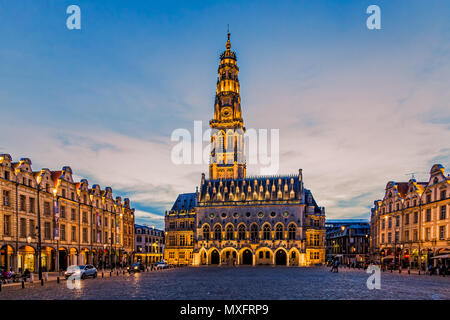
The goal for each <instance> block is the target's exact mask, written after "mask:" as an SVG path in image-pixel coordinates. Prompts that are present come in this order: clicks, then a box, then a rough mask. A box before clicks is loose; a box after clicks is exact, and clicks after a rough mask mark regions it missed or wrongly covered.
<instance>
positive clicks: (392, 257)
mask: <svg viewBox="0 0 450 320" xmlns="http://www.w3.org/2000/svg"><path fill="white" fill-rule="evenodd" d="M394 258H395V257H394V256H386V257H383V259H394Z"/></svg>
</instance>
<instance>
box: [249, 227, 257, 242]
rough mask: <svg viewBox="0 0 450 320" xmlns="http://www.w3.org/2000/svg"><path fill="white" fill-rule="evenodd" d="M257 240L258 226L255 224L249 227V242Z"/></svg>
mask: <svg viewBox="0 0 450 320" xmlns="http://www.w3.org/2000/svg"><path fill="white" fill-rule="evenodd" d="M258 239H259V237H258V226H257V225H256V224H252V226H251V227H250V240H251V241H253V242H256V241H257V240H258Z"/></svg>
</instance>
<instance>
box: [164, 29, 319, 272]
mask: <svg viewBox="0 0 450 320" xmlns="http://www.w3.org/2000/svg"><path fill="white" fill-rule="evenodd" d="M238 72H239V68H238V66H237V63H236V54H235V53H234V52H233V51H231V42H230V34H228V40H227V43H226V50H225V51H224V52H223V53H222V54H221V56H220V64H219V69H218V73H219V77H218V81H217V92H216V99H215V105H214V118H213V120H211V121H210V126H211V128H212V129H213V130H212V133H211V158H210V165H209V179H206V178H205V175H204V174H202V178H201V183H200V188H199V190H198V191H197V192H196V193H191V194H184V195H180V196H179V197H178V199H177V201H176V202H175V204H174V207H173V208H172V210H171V211H170V212H168V213H166V233H167V235H166V254H165V257H166V259H167V262H169V263H171V261H173V262H178V261H176V259H177V256H178V250H183V251H186V253H182V255H183V257H185V259H184V261H185V262H186V264H192V265H210V264H217V265H289V266H307V265H314V264H321V263H323V262H324V260H325V209H324V208H323V207H319V206H318V205H317V203H316V202H315V200H314V198H313V195H312V193H311V191H310V190H308V189H306V188H305V187H304V183H303V175H302V170H301V169H300V170H299V173H298V174H295V175H286V176H267V177H266V176H257V177H246V165H245V160H244V156H243V150H244V139H243V134H244V132H245V128H244V126H243V119H242V110H241V101H240V93H239V92H240V87H239V80H238ZM180 197H181V198H180ZM183 198H184V199H188V198H189V199H191V200H190V201H188V203H190V206H184V207H183V205H182V204H183V203H184V200H183ZM188 220H189V221H188ZM178 223H183V227H184V228H185V229H186V230H184V232H185V233H186V234H185V235H184V236H183V237H184V238H190V239H192V241H191V240H189V241H185V242H183V243H184V246H180V241H179V240H178V239H179V238H178V236H179V235H181V231H182V230H180V228H178V227H177V226H178ZM191 237H192V238H191ZM187 254H189V258H188V259H186V256H187ZM174 259H175V260H174Z"/></svg>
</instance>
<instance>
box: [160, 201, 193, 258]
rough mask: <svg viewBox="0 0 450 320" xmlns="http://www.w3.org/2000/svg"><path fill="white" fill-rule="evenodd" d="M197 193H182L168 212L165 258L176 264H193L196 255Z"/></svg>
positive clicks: (166, 217)
mask: <svg viewBox="0 0 450 320" xmlns="http://www.w3.org/2000/svg"><path fill="white" fill-rule="evenodd" d="M196 204H197V196H196V194H195V193H184V194H180V195H179V196H178V198H177V200H176V201H175V203H174V204H173V206H172V209H171V210H170V211H169V212H166V216H165V225H166V246H165V248H164V260H165V261H166V262H167V263H169V264H174V265H192V262H193V257H194V230H195V206H196Z"/></svg>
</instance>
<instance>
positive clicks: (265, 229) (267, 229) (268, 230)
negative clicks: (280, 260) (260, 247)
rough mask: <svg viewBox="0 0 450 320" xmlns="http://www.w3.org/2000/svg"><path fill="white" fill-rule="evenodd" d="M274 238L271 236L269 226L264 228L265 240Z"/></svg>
mask: <svg viewBox="0 0 450 320" xmlns="http://www.w3.org/2000/svg"><path fill="white" fill-rule="evenodd" d="M271 238H272V237H271V236H270V226H269V225H268V224H266V225H264V227H263V239H264V240H270V239H271Z"/></svg>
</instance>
